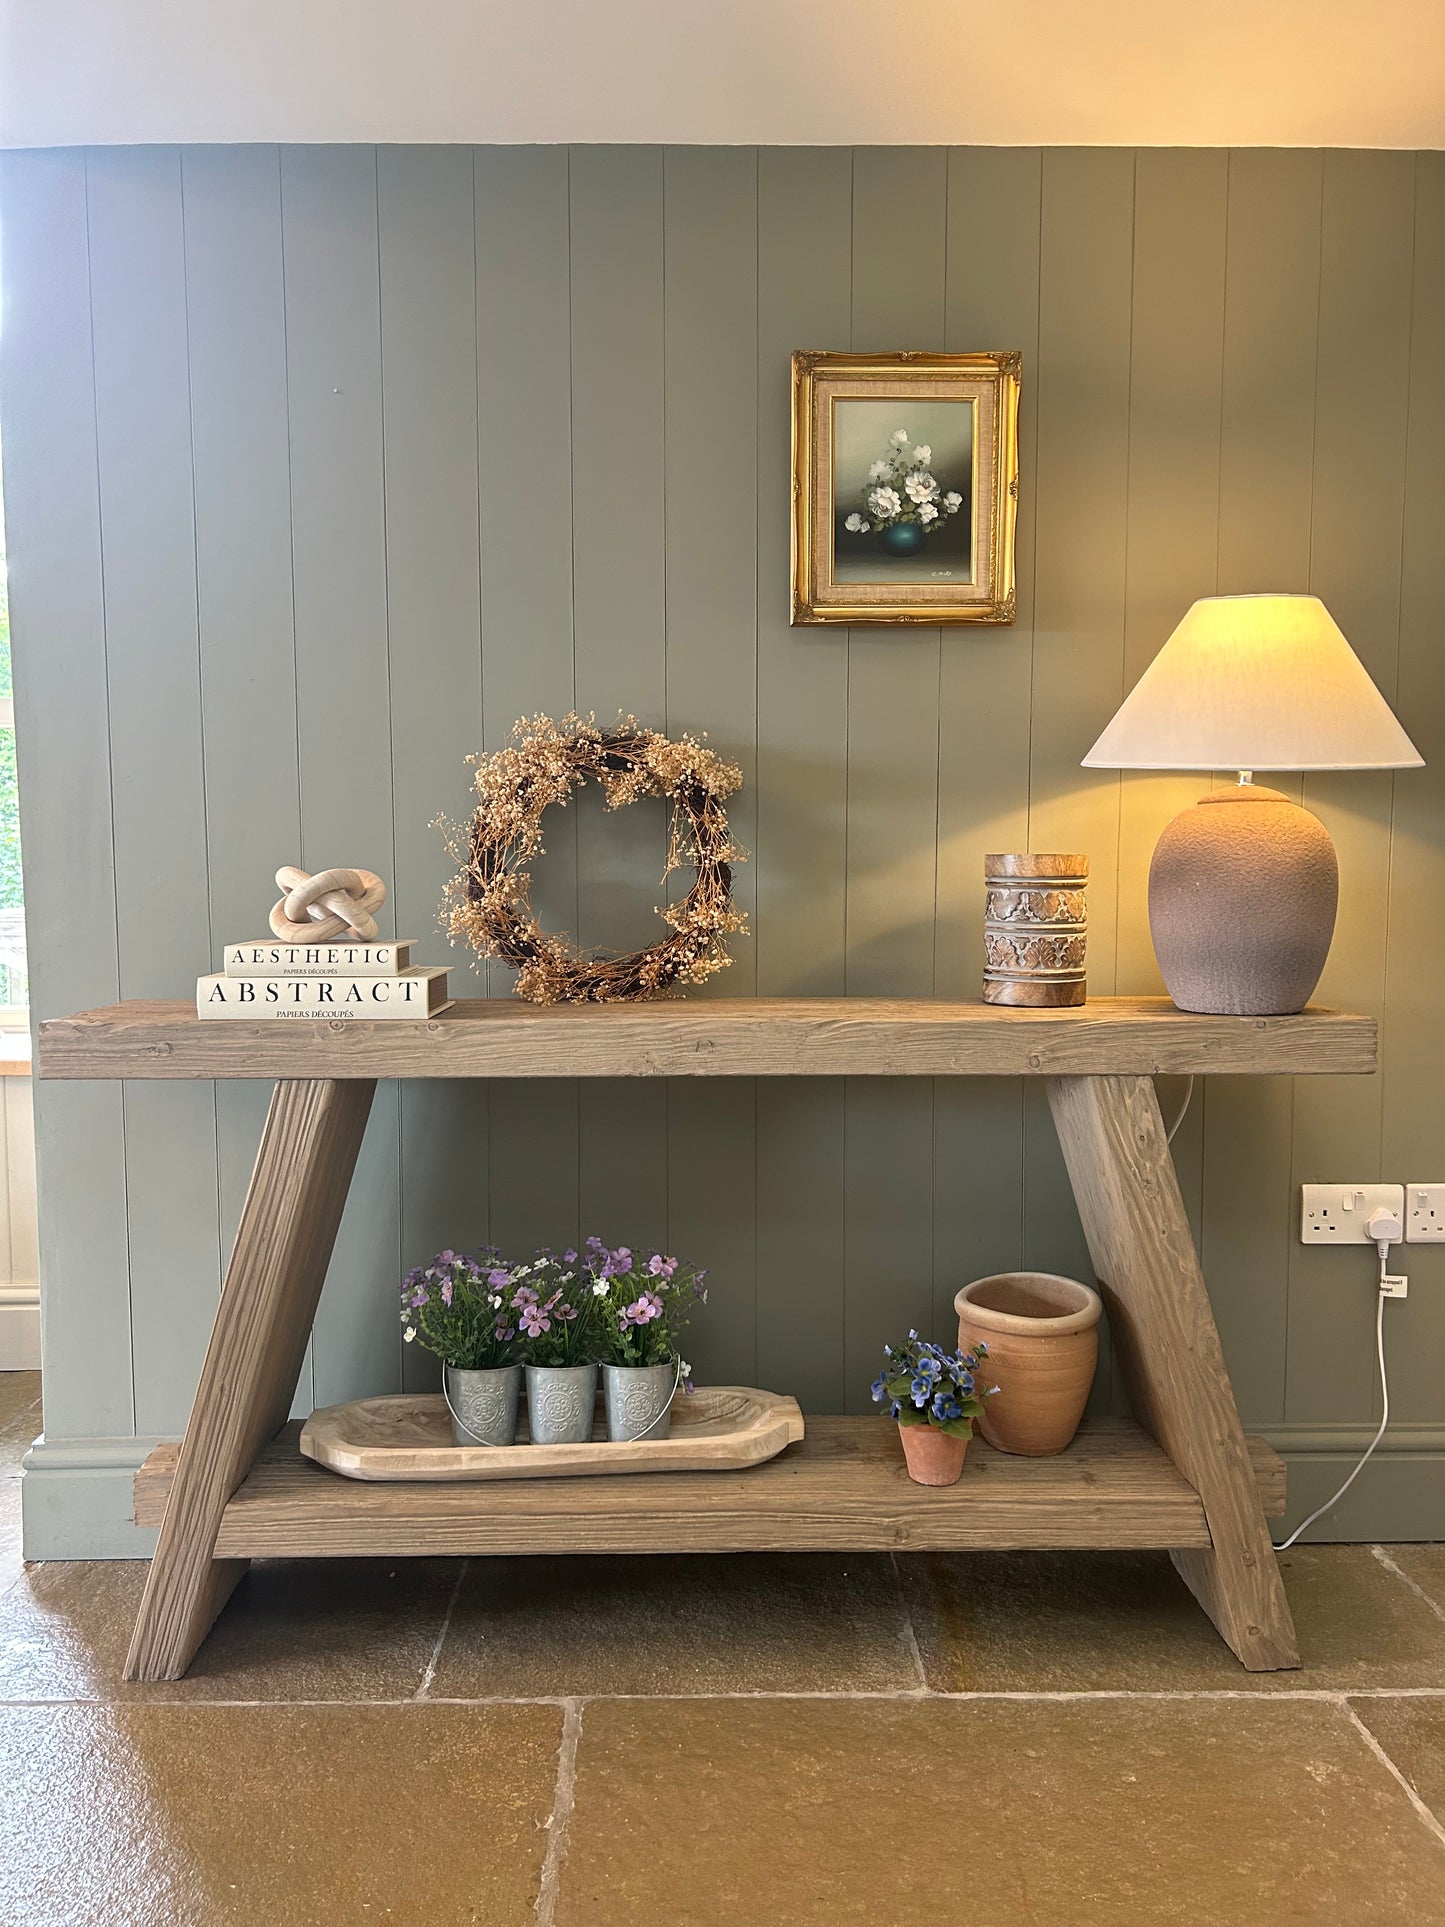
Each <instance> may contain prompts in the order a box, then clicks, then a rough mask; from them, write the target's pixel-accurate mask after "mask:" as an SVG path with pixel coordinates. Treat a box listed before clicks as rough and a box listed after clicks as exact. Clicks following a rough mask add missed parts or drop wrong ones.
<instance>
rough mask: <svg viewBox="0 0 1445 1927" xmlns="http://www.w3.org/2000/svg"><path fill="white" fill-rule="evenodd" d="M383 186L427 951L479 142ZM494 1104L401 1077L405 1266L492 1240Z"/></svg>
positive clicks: (458, 726) (454, 594) (461, 588)
mask: <svg viewBox="0 0 1445 1927" xmlns="http://www.w3.org/2000/svg"><path fill="white" fill-rule="evenodd" d="M377 192H378V220H379V227H380V240H381V339H382V357H381V374H382V432H383V442H384V446H385V455H386V602H387V635H388V656H389V662H390V674H391V743H392V797H393V813H394V817H395V847H396V855H395V859H394V860H395V865H396V880H397V881H396V890H395V909H396V917H397V926H396V927H397V934H398V935H408V934H410V935H413V936H415V937H417V938H418V939H420V940H422V941H423V943H424V954H425V955H428V956H432V955H440V954H441V951H442V948H443V945H442V941H441V938H440V937H439V936H438V934H437V928H436V924H437V910H438V906H439V904H440V902H441V895H442V886H443V884H444V883H445V881H446V878H447V874H448V872H449V870H450V869H451V867H452V866H451V860H450V858H449V856H448V854H447V851H446V848H445V846H444V844H443V841H442V838H441V836H440V834H439V833H438V832H437V830H435V829H434V828H433V827H432V823H433V819H434V818H435V817H436V815H437V812H438V809H439V808H440V809H441V810H444V811H445V812H446V814H447V815H448V816H451V817H456V816H459V815H461V814H462V813H463V812H464V811H465V807H466V801H467V766H466V759H467V757H468V756H470V755H472V754H474V753H475V752H476V751H477V750H478V749H479V748H480V747H481V737H482V647H481V581H480V572H479V571H480V533H479V528H478V509H477V326H476V260H475V247H476V209H475V203H474V197H473V170H472V154H471V150H470V149H469V148H463V147H388V148H382V149H380V150H379V152H378V156H377ZM451 967H452V972H453V977H452V985H453V991H454V994H455V995H457V996H475V995H477V994H478V993H479V991H481V990H482V989H483V988H484V987H485V986H484V985H483V984H482V982H481V979H480V974H479V973H478V972H477V971H476V970H474V969H473V968H472V960H471V958H470V956H469V955H467V954H465V953H458V954H456V955H455V956H453V958H452V960H451ZM487 1115H488V1094H487V1089H486V1086H485V1085H481V1084H466V1083H461V1084H458V1083H452V1082H437V1083H431V1084H415V1085H408V1086H406V1087H405V1088H403V1090H402V1092H401V1251H402V1255H403V1261H404V1264H405V1265H406V1266H407V1267H410V1266H411V1265H413V1264H419V1263H424V1262H425V1261H426V1259H427V1258H429V1257H430V1256H431V1254H432V1253H433V1252H434V1251H438V1250H440V1249H441V1248H442V1247H443V1246H445V1245H452V1246H455V1247H458V1248H462V1249H465V1248H468V1247H470V1246H474V1245H476V1244H479V1243H481V1242H482V1241H483V1240H484V1239H485V1237H486V1235H487V1230H488V1214H487V1184H486V1169H487ZM388 1308H390V1301H388ZM398 1340H399V1334H398V1333H397V1332H396V1329H395V1326H393V1341H394V1342H397V1341H398ZM402 1364H403V1372H404V1382H405V1383H406V1384H408V1385H410V1384H411V1383H413V1382H416V1383H425V1382H429V1381H430V1379H431V1378H432V1377H433V1376H434V1374H435V1366H434V1364H433V1363H432V1361H430V1360H429V1359H427V1357H426V1355H425V1354H424V1353H423V1354H420V1355H419V1354H418V1353H417V1350H416V1348H415V1347H408V1348H407V1349H406V1350H405V1351H403V1352H402Z"/></svg>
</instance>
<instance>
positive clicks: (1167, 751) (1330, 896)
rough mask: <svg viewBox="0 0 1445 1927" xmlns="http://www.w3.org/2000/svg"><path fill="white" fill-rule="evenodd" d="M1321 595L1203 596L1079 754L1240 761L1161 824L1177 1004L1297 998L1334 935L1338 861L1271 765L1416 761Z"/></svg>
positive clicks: (1108, 765)
mask: <svg viewBox="0 0 1445 1927" xmlns="http://www.w3.org/2000/svg"><path fill="white" fill-rule="evenodd" d="M1423 760H1424V759H1423V758H1422V757H1421V756H1420V754H1419V753H1418V751H1417V750H1416V748H1415V745H1414V744H1413V743H1412V742H1411V741H1410V739H1409V737H1408V736H1407V735H1406V734H1405V732H1404V730H1403V729H1401V727H1400V725H1399V723H1398V722H1397V721H1396V720H1395V717H1394V715H1393V713H1392V712H1391V710H1390V707H1389V705H1388V704H1387V703H1386V701H1385V699H1384V697H1383V696H1382V695H1381V694H1380V692H1379V690H1378V689H1376V687H1375V685H1374V683H1373V682H1371V680H1370V678H1369V675H1368V674H1367V673H1366V670H1365V667H1364V665H1363V664H1362V663H1361V661H1360V659H1359V657H1358V656H1357V655H1356V654H1355V652H1354V650H1353V649H1351V647H1350V645H1349V643H1348V642H1346V640H1345V638H1344V636H1343V635H1342V634H1341V632H1340V630H1339V628H1338V626H1337V624H1336V623H1335V621H1334V618H1333V617H1332V616H1331V615H1330V612H1329V610H1328V609H1326V607H1325V605H1324V604H1323V602H1321V601H1320V599H1319V597H1318V596H1312V595H1239V596H1204V597H1202V598H1201V599H1200V600H1199V601H1198V602H1196V603H1195V604H1194V605H1193V607H1192V608H1191V609H1190V610H1189V612H1188V614H1187V615H1186V616H1185V617H1184V620H1183V621H1182V622H1181V623H1180V624H1179V627H1178V628H1177V629H1176V630H1175V631H1174V633H1173V635H1172V636H1170V638H1169V640H1168V641H1167V642H1166V643H1165V645H1164V647H1163V648H1162V649H1161V650H1160V651H1159V654H1158V655H1157V656H1156V657H1155V658H1154V660H1153V662H1151V663H1150V665H1149V667H1148V668H1147V669H1146V670H1145V671H1144V674H1143V675H1142V676H1141V677H1140V678H1139V681H1138V683H1137V684H1136V685H1135V687H1134V690H1133V692H1132V693H1131V694H1130V695H1129V696H1128V697H1127V698H1126V699H1125V701H1124V704H1123V707H1122V708H1121V709H1120V710H1119V712H1118V714H1117V715H1116V716H1115V718H1114V720H1113V722H1111V723H1110V724H1109V727H1108V728H1107V729H1106V730H1105V731H1104V733H1103V735H1102V736H1101V737H1100V738H1099V740H1098V742H1097V743H1095V745H1094V747H1093V748H1092V749H1091V750H1090V751H1089V753H1088V755H1087V756H1086V757H1085V758H1084V765H1083V766H1084V768H1085V769H1157V770H1167V769H1181V770H1183V769H1192V770H1220V769H1236V770H1238V771H1239V782H1238V783H1237V784H1234V785H1231V786H1230V787H1228V788H1226V789H1218V790H1214V791H1212V792H1211V793H1210V794H1209V795H1208V796H1205V797H1201V798H1200V800H1199V802H1198V803H1196V804H1195V805H1194V807H1193V808H1192V809H1188V810H1185V811H1184V812H1183V813H1182V814H1181V815H1179V816H1176V817H1175V819H1174V821H1173V822H1172V823H1170V824H1169V826H1168V827H1167V828H1166V829H1165V831H1164V834H1163V835H1162V836H1161V837H1160V839H1159V842H1158V844H1157V846H1156V847H1155V851H1154V859H1153V862H1152V863H1151V864H1150V866H1149V930H1150V934H1151V936H1152V937H1153V939H1154V954H1155V956H1156V957H1157V958H1158V960H1159V968H1160V970H1161V972H1162V973H1163V977H1164V983H1165V987H1166V988H1167V989H1168V992H1169V995H1170V996H1171V997H1172V998H1173V1000H1174V1002H1175V1003H1176V1004H1177V1005H1178V1007H1179V1009H1180V1010H1194V1011H1206V1012H1211V1013H1214V1014H1216V1015H1221V1016H1234V1017H1263V1016H1282V1015H1286V1014H1288V1013H1292V1012H1294V1011H1299V1010H1303V1009H1304V1007H1305V1005H1306V1004H1307V1003H1308V1002H1309V999H1310V994H1311V992H1312V991H1313V990H1314V987H1315V985H1316V984H1317V983H1318V982H1319V979H1320V972H1321V971H1322V970H1323V969H1324V967H1325V958H1326V956H1327V955H1328V954H1329V948H1330V938H1331V937H1332V936H1333V935H1334V928H1335V909H1336V906H1337V903H1338V899H1339V871H1338V867H1337V865H1336V862H1335V847H1334V844H1333V843H1331V841H1330V836H1329V832H1328V831H1327V830H1326V828H1325V826H1324V824H1323V823H1321V822H1320V820H1319V818H1318V817H1317V816H1313V815H1311V813H1310V812H1309V811H1308V810H1306V809H1303V808H1302V807H1301V806H1300V805H1299V804H1298V803H1295V802H1292V801H1291V800H1290V798H1289V797H1287V796H1282V795H1281V794H1280V792H1279V791H1278V790H1271V789H1265V788H1263V787H1262V786H1260V785H1258V784H1256V783H1255V782H1254V780H1253V776H1254V772H1255V771H1256V770H1258V769H1264V770H1296V769H1297V770H1308V769H1408V768H1413V767H1416V766H1418V765H1419V764H1420V763H1421V762H1423Z"/></svg>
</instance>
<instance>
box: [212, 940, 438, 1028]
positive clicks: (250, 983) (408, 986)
mask: <svg viewBox="0 0 1445 1927" xmlns="http://www.w3.org/2000/svg"><path fill="white" fill-rule="evenodd" d="M343 947H344V946H343ZM373 947H374V948H378V949H380V948H385V947H386V946H383V945H376V946H373ZM451 1001H452V1000H451V998H450V997H448V995H447V973H446V971H445V970H401V971H396V972H394V973H393V974H392V975H390V976H386V977H381V976H364V975H361V974H360V973H357V974H353V975H349V976H348V975H338V976H327V977H279V976H278V977H267V976H253V977H232V976H227V975H224V974H223V975H218V976H212V977H201V978H198V979H197V982H196V1014H197V1016H198V1017H236V1018H242V1019H245V1020H246V1021H247V1022H254V1021H255V1020H256V1019H257V1018H263V1017H289V1018H302V1019H305V1018H310V1019H312V1020H313V1021H314V1020H317V1019H320V1020H322V1021H332V1020H334V1019H336V1018H348V1017H354V1018H360V1019H362V1020H363V1021H365V1022H368V1023H374V1022H376V1021H377V1020H378V1019H403V1020H404V1019H406V1018H423V1019H424V1018H427V1017H435V1016H436V1014H437V1012H438V1011H440V1010H445V1009H446V1008H447V1006H448V1005H449V1004H450V1003H451Z"/></svg>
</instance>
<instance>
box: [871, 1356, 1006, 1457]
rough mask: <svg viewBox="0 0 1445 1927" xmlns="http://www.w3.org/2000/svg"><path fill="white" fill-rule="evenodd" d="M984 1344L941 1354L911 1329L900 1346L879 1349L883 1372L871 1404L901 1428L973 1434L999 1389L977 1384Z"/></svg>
mask: <svg viewBox="0 0 1445 1927" xmlns="http://www.w3.org/2000/svg"><path fill="white" fill-rule="evenodd" d="M987 1358H988V1346H987V1345H976V1346H975V1347H974V1349H973V1350H972V1351H971V1352H946V1351H944V1349H943V1347H942V1346H941V1345H934V1344H931V1343H930V1342H929V1341H928V1340H927V1339H926V1338H920V1337H919V1336H918V1333H917V1332H916V1331H910V1332H909V1334H908V1339H907V1342H906V1343H905V1344H902V1345H885V1346H884V1347H883V1370H882V1371H881V1372H880V1373H879V1374H878V1376H877V1378H875V1379H874V1381H873V1398H874V1402H875V1403H876V1404H878V1405H882V1406H884V1407H885V1408H886V1409H887V1412H888V1416H889V1417H890V1418H895V1419H897V1421H898V1423H899V1424H900V1425H931V1426H932V1427H933V1428H934V1430H935V1431H938V1432H947V1433H948V1434H949V1436H950V1437H951V1438H956V1439H967V1438H972V1436H973V1422H974V1420H975V1419H976V1418H980V1417H981V1416H982V1414H983V1408H984V1406H985V1404H986V1403H987V1402H988V1400H989V1399H991V1398H992V1397H993V1396H994V1395H995V1393H996V1392H997V1391H998V1386H997V1385H989V1386H987V1387H981V1386H980V1385H979V1382H978V1380H979V1371H980V1367H981V1366H982V1365H983V1364H984V1362H985V1361H986V1360H987Z"/></svg>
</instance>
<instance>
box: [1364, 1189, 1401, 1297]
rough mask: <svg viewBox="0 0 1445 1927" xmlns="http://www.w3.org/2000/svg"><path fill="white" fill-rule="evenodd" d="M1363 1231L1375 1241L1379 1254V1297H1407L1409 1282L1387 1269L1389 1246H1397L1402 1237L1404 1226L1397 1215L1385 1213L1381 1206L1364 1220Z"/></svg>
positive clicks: (1393, 1212)
mask: <svg viewBox="0 0 1445 1927" xmlns="http://www.w3.org/2000/svg"><path fill="white" fill-rule="evenodd" d="M1365 1229H1366V1231H1368V1232H1369V1234H1370V1236H1371V1237H1372V1238H1373V1239H1374V1241H1375V1249H1376V1250H1377V1251H1378V1252H1379V1254H1380V1296H1381V1297H1382V1298H1405V1297H1407V1296H1408V1295H1409V1291H1410V1280H1409V1279H1408V1278H1407V1277H1405V1275H1404V1273H1403V1272H1398V1271H1397V1272H1392V1271H1390V1270H1389V1269H1388V1266H1389V1260H1390V1246H1391V1245H1397V1244H1398V1243H1399V1242H1400V1240H1401V1238H1402V1237H1403V1236H1404V1226H1403V1225H1402V1224H1401V1222H1400V1217H1399V1213H1398V1212H1395V1211H1387V1210H1386V1209H1385V1208H1384V1206H1383V1205H1382V1206H1381V1207H1380V1209H1379V1210H1378V1211H1372V1212H1371V1213H1370V1215H1369V1218H1368V1219H1367V1220H1366V1223H1365Z"/></svg>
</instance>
